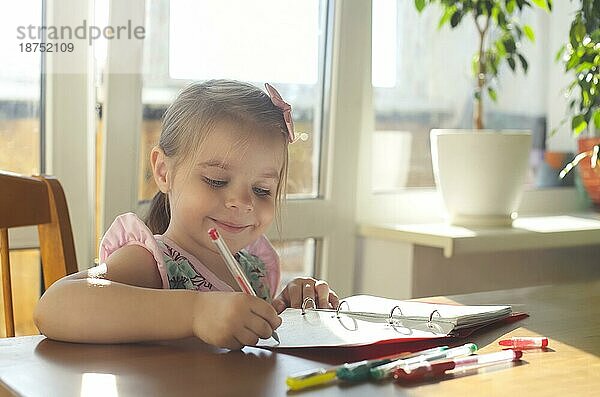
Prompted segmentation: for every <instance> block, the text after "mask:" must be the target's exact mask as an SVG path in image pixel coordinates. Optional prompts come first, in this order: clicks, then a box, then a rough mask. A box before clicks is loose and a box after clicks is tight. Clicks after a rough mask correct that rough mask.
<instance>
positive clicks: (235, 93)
mask: <svg viewBox="0 0 600 397" xmlns="http://www.w3.org/2000/svg"><path fill="white" fill-rule="evenodd" d="M222 121H233V122H239V123H248V124H251V125H257V126H259V127H261V128H262V129H264V130H265V131H269V130H271V131H273V134H284V136H285V137H287V127H286V124H285V120H284V118H283V112H282V110H281V109H279V108H278V107H276V106H275V105H274V104H273V102H271V98H270V97H269V96H268V95H267V94H266V93H265V92H264V91H262V90H261V89H259V88H257V87H255V86H253V85H251V84H247V83H243V82H239V81H234V80H209V81H206V82H203V83H193V84H190V85H188V86H187V87H185V88H184V89H183V90H181V91H180V92H179V94H178V95H177V98H176V99H175V101H174V102H173V103H172V104H171V105H170V106H169V107H168V108H167V110H166V112H165V114H164V115H163V119H162V126H161V133H160V138H159V141H158V147H159V148H160V149H161V150H162V151H163V152H164V154H165V155H166V156H167V157H170V158H173V159H174V161H175V165H176V167H177V166H179V165H180V164H181V162H182V161H184V160H185V159H188V158H190V157H192V156H193V155H194V153H197V151H198V150H199V149H200V147H201V145H202V142H203V141H204V140H205V139H206V136H207V135H208V133H209V132H210V131H211V130H212V127H213V126H214V125H215V124H216V123H219V122H222ZM282 141H285V146H284V161H283V167H282V168H281V171H280V173H279V183H278V185H277V190H276V192H275V201H276V220H277V228H278V229H279V228H280V207H281V204H282V202H283V199H284V196H285V195H284V194H283V192H284V191H285V181H286V179H287V171H288V151H287V145H288V140H287V138H286V139H282ZM170 218H171V215H170V210H169V204H168V200H167V195H166V193H163V192H161V191H158V192H157V193H156V194H155V195H154V198H153V199H152V203H151V205H150V210H149V212H148V215H147V217H146V219H145V222H146V225H148V227H149V228H150V230H151V231H152V232H153V233H154V234H162V233H164V232H165V231H166V230H167V227H168V226H169V222H170Z"/></svg>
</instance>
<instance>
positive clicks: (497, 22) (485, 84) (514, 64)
mask: <svg viewBox="0 0 600 397" xmlns="http://www.w3.org/2000/svg"><path fill="white" fill-rule="evenodd" d="M580 1H592V0H580ZM593 1H595V2H598V3H599V4H600V0H593ZM414 4H415V8H416V9H417V11H418V12H422V11H423V10H424V9H425V8H426V7H428V6H431V5H433V4H435V5H437V6H439V7H440V9H441V11H442V13H441V16H440V19H439V21H438V29H440V28H442V27H443V26H444V25H447V24H449V25H450V27H451V28H452V29H454V28H456V27H457V26H459V25H460V24H461V23H462V22H463V21H467V22H466V23H471V24H474V25H475V28H476V31H477V33H478V39H479V44H480V45H479V46H478V48H479V49H480V50H479V51H477V53H476V54H475V55H474V56H473V58H472V61H471V68H472V71H473V77H474V79H475V83H476V84H475V86H476V87H475V91H474V98H475V100H477V101H480V100H482V95H483V94H484V93H485V92H486V91H487V94H488V96H489V97H490V99H491V100H493V101H496V100H497V99H498V95H497V93H496V90H495V89H494V88H492V86H495V83H496V79H497V77H498V71H499V70H500V68H501V66H502V64H504V63H506V64H507V65H508V67H510V69H511V70H512V71H513V72H516V71H517V68H518V66H520V67H519V69H522V70H523V72H525V73H527V71H528V69H529V64H528V62H527V59H525V56H524V55H523V54H522V53H521V48H520V44H521V42H522V40H528V41H530V42H532V43H534V42H535V40H536V37H535V33H534V31H533V29H532V28H531V26H529V25H527V24H520V22H519V20H518V17H519V16H520V13H521V11H523V9H525V8H527V7H534V6H537V7H539V8H542V9H544V10H551V9H552V1H551V0H414ZM492 31H493V32H494V36H495V37H494V40H493V42H492V43H491V45H490V40H488V38H489V35H490V32H492ZM599 117H600V116H599Z"/></svg>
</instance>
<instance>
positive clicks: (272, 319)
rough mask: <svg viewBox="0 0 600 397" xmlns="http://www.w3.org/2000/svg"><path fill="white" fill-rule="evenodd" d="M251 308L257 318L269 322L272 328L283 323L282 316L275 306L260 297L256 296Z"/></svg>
mask: <svg viewBox="0 0 600 397" xmlns="http://www.w3.org/2000/svg"><path fill="white" fill-rule="evenodd" d="M250 310H251V311H252V313H253V314H254V315H255V316H254V317H256V319H258V320H263V321H265V322H267V323H268V324H269V325H270V326H271V330H273V329H275V328H277V327H279V326H280V325H281V317H279V316H278V315H277V312H276V311H275V307H274V306H272V305H270V304H268V303H267V302H265V301H264V300H262V299H260V298H254V300H253V302H252V305H251V306H250Z"/></svg>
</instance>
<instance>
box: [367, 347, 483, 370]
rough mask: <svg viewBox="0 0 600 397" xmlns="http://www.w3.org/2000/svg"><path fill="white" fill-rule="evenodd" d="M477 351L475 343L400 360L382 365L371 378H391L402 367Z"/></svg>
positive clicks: (376, 368)
mask: <svg viewBox="0 0 600 397" xmlns="http://www.w3.org/2000/svg"><path fill="white" fill-rule="evenodd" d="M476 351H477V345H476V344H474V343H467V344H465V345H463V346H458V347H453V348H452V349H448V348H447V346H446V349H444V350H441V351H433V352H431V353H428V354H423V355H420V356H416V357H412V358H408V359H406V360H398V361H395V362H392V363H389V364H384V365H380V366H379V367H375V368H373V369H372V370H371V376H372V377H373V378H375V379H385V378H389V377H391V376H392V375H393V374H394V371H395V370H396V369H398V368H401V367H407V366H410V365H418V364H419V363H422V362H427V361H436V360H446V359H449V358H454V357H462V356H468V355H471V354H473V353H474V352H476Z"/></svg>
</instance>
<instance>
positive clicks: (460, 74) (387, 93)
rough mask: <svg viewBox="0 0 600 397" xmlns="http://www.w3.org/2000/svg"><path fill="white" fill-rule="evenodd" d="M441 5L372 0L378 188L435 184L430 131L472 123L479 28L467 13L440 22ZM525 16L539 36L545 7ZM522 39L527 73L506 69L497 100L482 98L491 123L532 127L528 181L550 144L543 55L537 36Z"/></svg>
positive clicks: (494, 126)
mask: <svg viewBox="0 0 600 397" xmlns="http://www.w3.org/2000/svg"><path fill="white" fill-rule="evenodd" d="M440 13H441V11H440V9H439V8H436V7H429V8H427V9H426V10H425V11H424V12H423V13H422V14H419V13H418V12H417V11H416V9H415V6H414V3H413V2H407V1H401V0H378V1H374V2H373V68H372V72H373V76H372V82H373V101H374V111H375V131H376V132H375V133H374V136H373V159H374V164H373V173H372V178H373V184H372V187H373V190H375V191H397V190H399V189H404V188H408V187H421V188H424V187H433V186H434V179H433V171H432V166H431V152H430V140H429V131H430V130H431V129H432V128H472V116H471V115H472V109H473V106H472V104H473V101H472V85H473V83H472V77H471V71H470V61H471V58H472V55H473V54H474V53H475V51H476V46H477V42H476V39H477V36H476V32H475V29H474V27H472V26H470V24H469V23H466V22H468V21H465V23H463V24H461V25H460V26H459V27H457V28H456V29H452V30H451V29H450V28H449V27H447V26H445V27H444V28H442V29H441V30H438V28H437V25H438V21H439V17H440V15H441V14H440ZM523 18H524V19H525V20H526V21H527V23H528V24H530V25H532V26H533V28H534V30H536V31H537V32H538V37H539V36H541V33H539V32H540V29H542V27H543V23H542V22H543V21H542V18H546V16H545V15H543V12H539V13H538V12H537V11H536V12H533V11H531V10H528V11H526V12H524V14H523ZM538 41H539V40H538ZM523 45H524V46H525V50H524V52H525V53H526V54H527V55H528V61H529V65H530V67H529V71H528V73H527V75H525V76H523V75H522V73H520V72H519V73H517V74H516V75H513V73H512V71H511V70H510V69H508V67H506V68H504V69H502V70H501V72H500V88H499V92H498V102H497V103H493V102H492V101H491V100H488V98H487V97H486V98H485V99H484V101H485V104H484V106H485V109H486V112H485V122H486V128H490V129H527V130H530V131H532V133H533V149H532V153H531V166H532V172H531V175H530V181H531V179H532V176H533V169H534V168H535V166H536V165H537V164H538V163H539V162H540V161H541V159H542V152H543V149H544V146H545V137H546V136H545V131H546V116H545V111H546V110H545V104H546V103H545V102H546V99H545V81H546V70H545V68H542V66H543V65H542V62H544V61H545V59H546V56H545V55H544V52H543V51H544V49H543V46H542V45H541V44H540V43H537V44H530V43H525V42H524V43H523ZM524 92H527V93H528V95H523V93H524Z"/></svg>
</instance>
